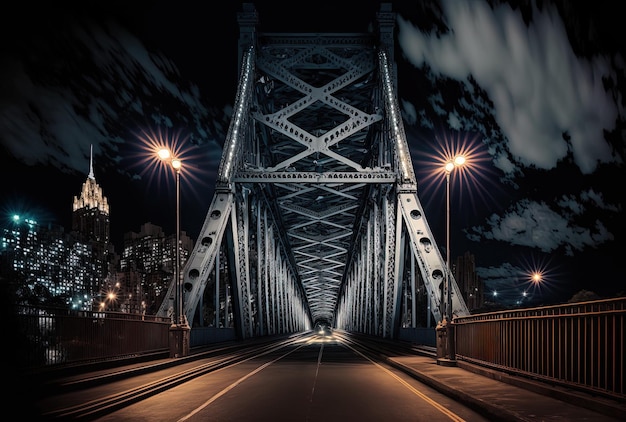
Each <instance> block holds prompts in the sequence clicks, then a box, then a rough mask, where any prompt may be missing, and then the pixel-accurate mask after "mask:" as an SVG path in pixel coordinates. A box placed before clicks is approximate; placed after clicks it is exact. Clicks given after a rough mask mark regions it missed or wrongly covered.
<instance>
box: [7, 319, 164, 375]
mask: <svg viewBox="0 0 626 422" xmlns="http://www.w3.org/2000/svg"><path fill="white" fill-rule="evenodd" d="M16 311H17V312H16V315H15V317H16V318H15V324H16V325H17V327H16V328H17V333H16V337H17V338H16V339H14V340H15V341H14V342H13V346H9V347H15V348H16V356H18V359H19V362H17V363H16V364H19V365H20V366H22V367H24V368H25V369H34V368H42V367H49V366H53V365H67V364H78V363H83V362H84V363H87V362H95V361H105V360H110V359H120V358H123V357H130V356H137V355H145V354H150V353H157V352H167V351H168V350H169V343H168V342H169V328H170V325H171V321H170V319H169V318H165V319H164V318H159V317H156V316H154V315H151V316H149V315H138V314H127V313H120V312H90V311H71V310H64V309H45V308H31V307H18V308H17V309H16Z"/></svg>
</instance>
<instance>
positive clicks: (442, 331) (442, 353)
mask: <svg viewBox="0 0 626 422" xmlns="http://www.w3.org/2000/svg"><path fill="white" fill-rule="evenodd" d="M435 330H436V333H437V365H442V366H456V351H455V347H456V345H455V344H454V322H453V321H448V318H446V317H445V316H444V317H443V320H442V321H440V322H439V323H438V324H437V327H436V329H435Z"/></svg>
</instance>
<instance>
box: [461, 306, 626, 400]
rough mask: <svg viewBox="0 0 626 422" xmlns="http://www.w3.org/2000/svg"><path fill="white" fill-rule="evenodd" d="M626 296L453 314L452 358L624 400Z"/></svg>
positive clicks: (625, 390)
mask: <svg viewBox="0 0 626 422" xmlns="http://www.w3.org/2000/svg"><path fill="white" fill-rule="evenodd" d="M625 319H626V297H622V298H616V299H606V300H598V301H590V302H580V303H571V304H564V305H557V306H546V307H541V308H530V309H520V310H509V311H501V312H493V313H487V314H479V315H471V316H466V317H458V318H455V319H454V327H455V330H454V331H455V344H456V358H457V359H459V360H466V361H469V362H472V363H476V364H479V365H483V366H487V367H492V368H494V369H497V370H500V371H506V372H510V373H515V374H518V375H522V376H527V377H531V378H535V379H540V380H542V381H548V382H551V383H554V384H558V385H563V386H566V387H569V388H575V389H579V390H582V391H586V392H591V393H594V394H600V395H604V396H607V397H610V398H616V399H618V400H620V401H626V387H625V381H624V377H625V375H624V374H625V370H626V368H625V365H626V364H625V358H624V356H625V355H624V353H625V352H626V350H625V344H626V331H625V330H626V327H625V326H624V320H625Z"/></svg>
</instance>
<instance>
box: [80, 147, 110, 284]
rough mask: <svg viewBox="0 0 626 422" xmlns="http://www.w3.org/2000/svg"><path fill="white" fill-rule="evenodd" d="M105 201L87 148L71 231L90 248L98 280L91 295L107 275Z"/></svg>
mask: <svg viewBox="0 0 626 422" xmlns="http://www.w3.org/2000/svg"><path fill="white" fill-rule="evenodd" d="M109 224H110V223H109V202H108V200H107V198H106V197H105V196H104V195H103V194H102V188H101V187H100V186H99V185H98V183H96V177H95V175H94V171H93V145H92V146H91V148H90V157H89V174H88V175H87V180H86V181H85V182H84V183H83V186H82V191H81V193H80V196H75V197H74V203H73V207H72V232H73V233H75V234H76V235H77V236H78V238H79V239H80V241H81V242H84V243H86V244H88V245H90V246H91V250H92V256H93V262H94V265H95V268H96V273H97V274H98V278H99V279H98V280H93V281H92V283H90V284H91V291H92V294H94V295H95V294H98V293H99V290H100V286H101V285H102V283H103V281H104V280H105V279H106V277H107V276H108V273H109V261H110V260H109V250H110V249H111V244H110V228H109Z"/></svg>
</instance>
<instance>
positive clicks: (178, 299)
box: [157, 148, 184, 325]
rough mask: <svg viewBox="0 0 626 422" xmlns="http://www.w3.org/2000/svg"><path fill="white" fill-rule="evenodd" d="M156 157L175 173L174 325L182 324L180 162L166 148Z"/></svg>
mask: <svg viewBox="0 0 626 422" xmlns="http://www.w3.org/2000/svg"><path fill="white" fill-rule="evenodd" d="M157 155H158V157H159V159H161V160H162V161H165V162H168V163H169V164H170V165H171V166H172V168H173V169H174V172H175V173H176V258H175V259H176V261H175V262H174V277H175V278H174V279H175V281H176V282H175V284H174V288H175V294H174V325H184V324H183V321H184V319H183V317H182V313H183V295H182V292H181V284H180V171H181V169H182V162H181V161H180V160H179V159H178V158H175V157H173V155H172V152H171V151H170V150H169V149H167V148H161V149H160V150H159V151H158V152H157Z"/></svg>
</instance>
